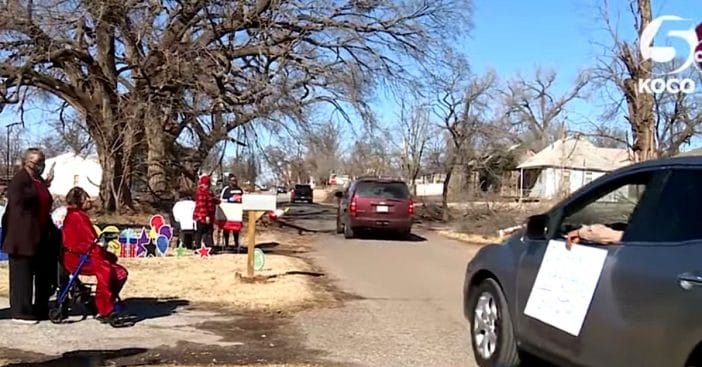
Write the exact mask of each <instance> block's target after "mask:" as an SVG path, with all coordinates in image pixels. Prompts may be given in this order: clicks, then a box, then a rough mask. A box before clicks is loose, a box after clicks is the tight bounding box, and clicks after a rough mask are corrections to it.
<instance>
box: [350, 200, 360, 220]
mask: <svg viewBox="0 0 702 367" xmlns="http://www.w3.org/2000/svg"><path fill="white" fill-rule="evenodd" d="M357 212H358V203H357V202H356V197H355V196H354V197H353V198H352V199H351V204H349V213H351V215H353V216H356V213H357Z"/></svg>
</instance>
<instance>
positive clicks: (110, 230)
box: [102, 226, 119, 234]
mask: <svg viewBox="0 0 702 367" xmlns="http://www.w3.org/2000/svg"><path fill="white" fill-rule="evenodd" d="M102 231H103V232H105V233H114V234H119V228H117V227H115V226H107V227H105V228H104V229H103V230H102Z"/></svg>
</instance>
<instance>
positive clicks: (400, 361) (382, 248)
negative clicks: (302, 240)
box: [290, 206, 479, 366]
mask: <svg viewBox="0 0 702 367" xmlns="http://www.w3.org/2000/svg"><path fill="white" fill-rule="evenodd" d="M331 212H333V210H332V209H330V208H328V207H327V208H324V207H321V206H309V207H304V206H300V207H296V208H295V209H294V210H293V211H291V218H290V219H291V220H292V221H293V222H295V223H300V225H302V224H303V223H304V224H305V225H307V226H314V227H316V229H318V230H324V231H326V230H329V229H331V230H333V229H334V222H333V220H334V216H333V215H330V213H331ZM311 213H315V214H314V216H316V218H317V219H314V218H312V217H313V215H312V214H311ZM296 215H300V218H301V219H300V221H299V222H298V221H297V220H296V218H295V216H296ZM415 234H416V236H415V238H414V240H413V241H395V240H392V239H389V238H385V239H377V238H364V239H354V240H345V239H344V238H343V237H342V236H340V235H334V234H328V233H324V234H320V236H319V237H318V240H317V242H316V245H315V246H314V248H315V251H314V252H313V254H312V257H313V259H314V261H315V262H316V263H317V264H318V265H319V266H320V267H322V268H323V269H324V270H325V271H326V273H327V274H329V275H330V276H331V278H332V279H333V280H334V281H335V282H336V285H337V286H339V287H340V288H341V289H342V290H343V291H345V292H348V293H351V294H352V295H354V296H356V297H354V299H353V300H351V301H349V302H347V303H346V304H345V305H344V306H343V307H340V308H333V309H315V310H309V311H305V312H303V313H301V314H299V315H297V316H296V318H295V322H294V324H295V325H296V326H297V327H298V328H299V329H300V331H301V332H302V334H304V335H306V336H307V341H306V343H307V347H308V348H310V349H313V350H323V351H325V355H326V358H327V359H329V360H332V361H338V362H345V363H351V364H353V365H359V366H474V365H475V364H474V361H473V357H472V353H471V351H470V344H469V334H468V330H467V323H466V321H465V319H464V317H463V312H462V305H463V303H462V288H463V277H464V271H465V267H466V264H467V261H468V260H469V259H470V258H471V257H472V256H473V255H474V253H475V252H476V251H477V250H478V249H479V247H474V246H469V245H465V244H462V243H458V242H455V241H452V240H448V239H445V238H443V237H440V236H438V235H436V234H434V233H432V232H431V231H423V230H421V229H418V230H416V231H415Z"/></svg>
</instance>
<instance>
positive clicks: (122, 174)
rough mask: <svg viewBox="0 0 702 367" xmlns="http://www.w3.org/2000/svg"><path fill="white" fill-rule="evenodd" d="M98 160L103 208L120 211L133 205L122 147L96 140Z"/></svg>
mask: <svg viewBox="0 0 702 367" xmlns="http://www.w3.org/2000/svg"><path fill="white" fill-rule="evenodd" d="M95 145H96V147H97V151H98V160H99V161H100V166H101V167H102V179H101V181H100V201H101V208H102V210H104V211H107V212H115V211H117V212H118V211H120V210H121V209H122V208H123V207H124V206H131V205H132V195H131V190H130V187H129V179H128V177H126V172H127V170H126V168H127V167H125V163H126V159H125V154H124V150H123V148H122V147H118V146H115V145H112V146H110V145H108V144H105V142H104V141H101V140H100V139H96V140H95Z"/></svg>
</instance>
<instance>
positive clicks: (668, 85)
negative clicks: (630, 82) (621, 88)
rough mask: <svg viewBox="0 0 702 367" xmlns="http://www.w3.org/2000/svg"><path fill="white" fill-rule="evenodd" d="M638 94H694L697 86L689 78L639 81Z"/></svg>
mask: <svg viewBox="0 0 702 367" xmlns="http://www.w3.org/2000/svg"><path fill="white" fill-rule="evenodd" d="M638 82H639V83H638V86H637V87H638V88H637V90H638V92H639V93H648V94H658V93H673V94H677V93H686V94H688V93H694V92H695V89H696V88H697V85H696V84H695V81H694V80H692V79H690V78H685V79H677V78H668V79H663V78H657V79H639V80H638Z"/></svg>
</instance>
